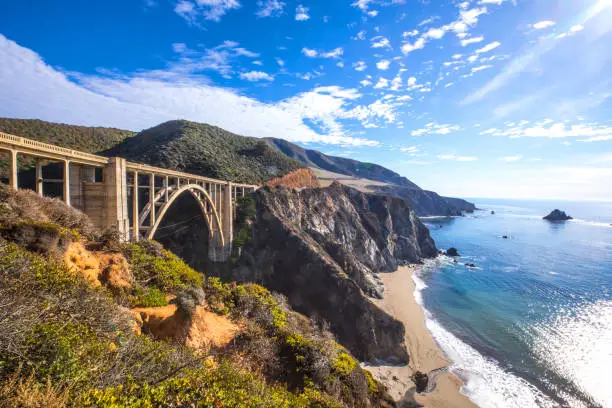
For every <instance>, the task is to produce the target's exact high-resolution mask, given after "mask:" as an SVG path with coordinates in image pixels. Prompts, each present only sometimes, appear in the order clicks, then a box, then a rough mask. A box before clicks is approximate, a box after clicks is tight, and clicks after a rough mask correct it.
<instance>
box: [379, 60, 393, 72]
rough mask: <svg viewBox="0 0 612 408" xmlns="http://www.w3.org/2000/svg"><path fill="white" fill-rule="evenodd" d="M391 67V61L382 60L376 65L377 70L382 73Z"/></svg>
mask: <svg viewBox="0 0 612 408" xmlns="http://www.w3.org/2000/svg"><path fill="white" fill-rule="evenodd" d="M389 65H391V61H389V60H380V61H378V62H377V63H376V68H378V69H380V70H381V71H386V70H387V69H389Z"/></svg>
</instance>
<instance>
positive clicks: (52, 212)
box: [0, 183, 99, 238]
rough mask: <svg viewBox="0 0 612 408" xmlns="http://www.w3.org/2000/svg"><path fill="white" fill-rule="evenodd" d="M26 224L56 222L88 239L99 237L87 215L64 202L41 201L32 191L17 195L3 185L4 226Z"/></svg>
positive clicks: (1, 208) (0, 202) (0, 209)
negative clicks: (24, 222) (18, 223)
mask: <svg viewBox="0 0 612 408" xmlns="http://www.w3.org/2000/svg"><path fill="white" fill-rule="evenodd" d="M23 221H38V222H52V223H54V224H57V225H58V226H60V227H63V228H67V229H72V230H76V231H78V232H79V233H80V234H81V235H83V236H85V237H88V238H89V237H93V236H96V235H98V234H99V232H98V231H97V230H96V228H95V227H94V226H93V224H92V223H91V222H90V221H89V218H87V216H86V215H85V214H83V213H82V212H80V211H78V210H76V209H74V208H72V207H70V206H68V205H66V204H65V203H64V202H62V201H61V200H59V199H57V198H48V197H43V198H41V197H39V196H38V195H37V194H36V193H35V192H33V191H30V190H18V191H14V190H12V189H11V188H10V187H8V186H6V185H4V184H1V183H0V224H3V225H11V224H14V223H16V222H23Z"/></svg>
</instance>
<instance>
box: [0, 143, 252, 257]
mask: <svg viewBox="0 0 612 408" xmlns="http://www.w3.org/2000/svg"><path fill="white" fill-rule="evenodd" d="M0 151H5V152H7V153H8V155H9V168H8V183H9V185H10V186H11V187H12V188H15V189H17V188H20V187H22V185H20V180H19V177H20V176H19V171H18V164H19V158H20V157H22V156H29V157H33V158H34V159H35V181H34V189H35V190H36V192H37V193H38V194H39V195H40V196H43V195H45V189H46V188H47V187H48V186H49V185H50V183H55V184H59V185H61V197H62V199H63V200H64V201H65V202H66V203H67V204H68V205H71V206H73V207H75V208H77V209H79V210H81V211H82V212H84V213H85V214H87V215H88V216H89V217H90V219H91V220H92V221H93V223H94V224H95V225H96V226H98V227H100V228H114V229H116V230H117V231H118V233H119V234H120V236H121V238H122V239H123V240H126V241H127V240H133V241H138V240H139V239H143V238H147V239H152V238H153V237H154V236H155V233H156V232H157V231H158V229H159V228H160V225H161V224H162V222H163V221H164V219H165V217H166V215H167V213H168V211H169V210H170V209H171V208H172V206H173V205H174V204H175V203H176V202H177V200H178V199H179V197H181V196H183V195H184V194H189V195H191V196H192V197H193V198H194V199H195V200H196V202H197V203H198V207H199V209H200V211H201V213H202V215H203V219H204V221H205V223H206V224H207V225H206V226H207V228H208V231H209V246H208V248H209V258H210V260H211V261H215V262H222V261H225V260H227V259H228V257H229V256H230V254H231V249H232V242H233V225H234V221H235V218H236V199H237V198H238V197H243V196H245V195H246V194H248V193H250V192H252V191H254V190H256V189H257V188H258V186H255V185H249V184H237V183H232V182H229V181H223V180H216V179H212V178H208V177H202V176H198V175H195V174H189V173H183V172H179V171H174V170H168V169H163V168H159V167H154V166H148V165H144V164H138V163H132V162H128V161H127V160H125V159H123V158H120V157H112V158H108V157H103V156H98V155H94V154H90V153H85V152H81V151H78V150H72V149H66V148H63V147H59V146H55V145H51V144H47V143H42V142H38V141H35V140H31V139H26V138H23V137H20V136H15V135H10V134H7V133H2V132H0ZM48 162H54V163H56V162H59V163H61V168H62V177H61V178H55V179H53V178H45V177H44V174H43V164H44V163H48ZM22 184H23V183H22Z"/></svg>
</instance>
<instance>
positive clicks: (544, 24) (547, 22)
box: [531, 20, 557, 30]
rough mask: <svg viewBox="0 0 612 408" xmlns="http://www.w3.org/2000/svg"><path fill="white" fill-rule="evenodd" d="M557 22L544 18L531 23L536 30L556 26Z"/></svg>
mask: <svg viewBox="0 0 612 408" xmlns="http://www.w3.org/2000/svg"><path fill="white" fill-rule="evenodd" d="M555 24H557V23H555V22H554V21H551V20H543V21H538V22H537V23H535V24H532V25H531V28H533V29H535V30H543V29H545V28H549V27H552V26H554V25H555Z"/></svg>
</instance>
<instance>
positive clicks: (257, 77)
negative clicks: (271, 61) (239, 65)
mask: <svg viewBox="0 0 612 408" xmlns="http://www.w3.org/2000/svg"><path fill="white" fill-rule="evenodd" d="M240 78H242V79H246V80H247V81H251V82H257V81H270V82H271V81H274V77H273V76H271V75H270V74H268V73H266V72H262V71H249V72H241V73H240Z"/></svg>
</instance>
